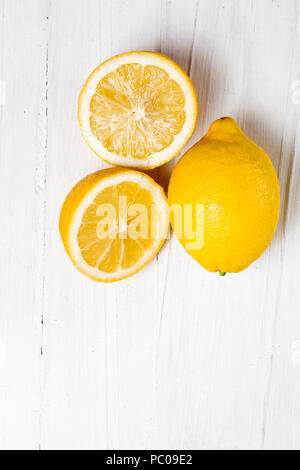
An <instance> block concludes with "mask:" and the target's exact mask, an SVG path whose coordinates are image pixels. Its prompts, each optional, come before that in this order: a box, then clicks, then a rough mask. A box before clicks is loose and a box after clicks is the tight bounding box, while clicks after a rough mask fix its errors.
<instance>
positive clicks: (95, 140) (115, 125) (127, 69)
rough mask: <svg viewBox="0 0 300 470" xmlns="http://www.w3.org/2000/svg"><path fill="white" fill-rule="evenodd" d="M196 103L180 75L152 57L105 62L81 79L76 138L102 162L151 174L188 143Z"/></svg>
mask: <svg viewBox="0 0 300 470" xmlns="http://www.w3.org/2000/svg"><path fill="white" fill-rule="evenodd" d="M197 110H198V105H197V98H196V93H195V90H194V87H193V84H192V82H191V80H190V79H189V77H188V76H187V75H186V73H185V72H184V71H183V70H182V69H181V68H180V67H179V66H178V65H177V64H176V63H175V62H173V61H172V60H171V59H169V58H168V57H166V56H164V55H162V54H158V53H154V52H127V53H124V54H120V55H117V56H114V57H111V58H110V59H108V60H107V61H106V62H103V63H102V64H101V65H99V67H97V68H96V69H95V70H94V71H93V72H92V73H91V75H90V76H89V78H88V79H87V81H86V83H85V85H84V88H83V90H82V91H81V94H80V97H79V103H78V118H79V123H80V128H81V133H82V136H83V138H84V139H85V141H86V142H87V143H88V145H89V146H90V147H91V149H92V150H94V152H95V153H96V154H97V155H98V156H99V157H101V158H102V159H103V160H105V161H106V162H108V163H110V164H112V165H116V166H123V167H124V166H125V167H131V168H140V169H145V168H148V169H150V168H155V167H157V166H160V165H162V164H163V163H165V162H167V161H169V160H171V159H172V158H173V157H175V155H177V154H178V153H179V152H180V150H181V149H182V148H183V147H184V145H185V144H186V142H187V141H188V139H189V138H190V137H191V135H192V133H193V131H194V129H195V125H196V119H197Z"/></svg>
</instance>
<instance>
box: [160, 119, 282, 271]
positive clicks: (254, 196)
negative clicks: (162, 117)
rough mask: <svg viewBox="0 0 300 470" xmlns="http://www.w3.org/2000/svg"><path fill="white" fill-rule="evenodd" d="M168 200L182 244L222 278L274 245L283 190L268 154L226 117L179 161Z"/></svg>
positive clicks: (173, 175) (174, 225)
mask: <svg viewBox="0 0 300 470" xmlns="http://www.w3.org/2000/svg"><path fill="white" fill-rule="evenodd" d="M168 199H169V204H170V209H171V223H172V227H173V229H174V232H175V234H176V236H177V238H178V239H179V241H180V243H181V244H182V245H183V247H184V248H185V249H186V250H187V252H188V253H189V254H190V255H191V256H192V257H193V258H194V259H195V260H196V261H198V263H200V264H201V266H203V267H204V268H205V269H207V270H208V271H213V272H216V271H219V272H220V274H222V275H223V274H224V273H226V272H234V273H236V272H239V271H242V270H243V269H245V268H247V266H249V265H250V264H251V263H252V262H253V261H255V260H256V259H257V258H258V257H259V256H260V255H261V254H262V253H263V251H264V250H265V249H266V248H267V246H268V245H269V243H270V242H271V240H272V238H273V236H274V233H275V230H276V226H277V222H278V216H279V208H280V188H279V183H278V179H277V175H276V172H275V169H274V167H273V165H272V162H271V160H270V158H269V157H268V155H267V154H266V153H265V152H264V150H262V149H261V148H260V147H258V146H257V145H256V144H255V143H254V142H253V141H252V140H250V139H249V138H248V137H247V136H246V135H245V134H244V133H243V132H242V130H241V129H240V128H239V126H238V125H237V123H236V122H235V121H234V120H233V119H232V118H229V117H225V118H221V119H218V120H217V121H215V122H213V124H212V125H211V127H210V129H209V131H208V133H207V134H206V135H205V136H204V137H203V138H202V139H201V140H200V141H199V142H197V143H196V144H195V145H194V146H193V147H192V148H191V149H190V150H189V151H188V152H187V153H186V154H185V155H184V156H183V157H182V158H181V159H180V160H179V162H178V163H177V165H176V166H175V168H174V171H173V173H172V175H171V180H170V184H169V191H168Z"/></svg>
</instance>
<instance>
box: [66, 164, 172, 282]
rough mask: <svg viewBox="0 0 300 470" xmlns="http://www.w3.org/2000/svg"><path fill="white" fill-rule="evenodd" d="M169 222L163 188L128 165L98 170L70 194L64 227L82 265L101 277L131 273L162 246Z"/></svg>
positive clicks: (105, 279)
mask: <svg viewBox="0 0 300 470" xmlns="http://www.w3.org/2000/svg"><path fill="white" fill-rule="evenodd" d="M168 228H169V211H168V204H167V199H166V196H165V194H164V191H163V189H162V188H161V187H160V186H159V185H158V184H157V183H155V181H154V180H153V179H152V178H150V177H149V176H148V175H145V174H143V173H140V172H138V171H134V170H128V169H116V168H111V169H106V170H100V171H97V172H95V173H93V174H91V175H88V176H87V177H86V178H84V179H83V180H81V181H80V182H79V183H77V185H76V186H75V187H74V188H73V189H72V190H71V192H70V193H69V195H68V196H67V198H66V200H65V202H64V204H63V207H62V210H61V214H60V221H59V230H60V234H61V238H62V241H63V244H64V247H65V249H66V251H67V253H68V255H69V257H70V258H71V261H72V262H73V264H74V265H75V266H76V267H77V269H78V270H79V271H80V272H82V273H83V274H85V275H86V276H88V277H89V278H91V279H94V280H96V281H103V282H112V281H118V280H121V279H124V278H127V277H129V276H131V275H133V274H134V273H136V272H137V271H139V270H140V269H141V268H142V267H143V266H145V265H146V264H147V263H148V262H149V261H150V260H151V259H152V258H153V257H154V256H155V255H156V253H157V252H158V251H159V249H160V248H161V246H162V244H163V242H164V241H165V239H166V237H167V233H168Z"/></svg>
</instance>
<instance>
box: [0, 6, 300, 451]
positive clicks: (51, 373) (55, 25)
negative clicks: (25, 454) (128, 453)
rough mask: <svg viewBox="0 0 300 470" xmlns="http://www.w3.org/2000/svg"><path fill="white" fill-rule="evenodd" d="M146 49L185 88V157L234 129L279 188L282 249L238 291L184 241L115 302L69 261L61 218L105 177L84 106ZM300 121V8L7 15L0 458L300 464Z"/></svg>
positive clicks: (233, 280) (161, 176) (163, 177)
mask: <svg viewBox="0 0 300 470" xmlns="http://www.w3.org/2000/svg"><path fill="white" fill-rule="evenodd" d="M135 49H136V50H139V49H140V50H154V51H161V52H163V53H165V54H167V55H168V56H170V57H171V58H172V59H174V60H175V61H177V62H178V63H179V64H180V65H181V66H182V67H183V68H184V69H185V70H186V71H187V72H188V73H189V74H190V76H191V78H192V80H193V82H194V84H195V87H196V90H197V93H198V98H199V105H200V106H199V107H200V112H199V119H198V125H197V129H196V132H195V134H194V136H193V138H192V139H191V141H190V142H189V144H188V147H189V146H190V145H191V144H192V143H193V142H195V141H196V140H198V139H199V138H200V137H201V136H202V135H203V134H204V133H205V132H206V130H207V128H208V126H209V124H210V123H211V122H212V121H213V120H214V119H216V118H218V117H221V116H224V115H229V116H232V117H234V118H235V119H236V120H237V121H238V123H239V124H240V126H241V127H242V128H243V129H244V131H245V132H246V133H247V134H248V135H249V136H250V137H251V138H252V139H254V140H255V141H256V142H257V143H258V144H259V145H261V146H262V147H263V148H264V149H265V150H266V151H267V152H268V154H269V155H270V157H271V158H272V160H273V162H274V165H275V167H276V169H277V170H278V174H279V178H280V183H281V189H282V210H281V218H280V223H279V228H278V231H277V235H276V237H275V239H274V241H273V243H272V245H271V246H270V248H269V249H268V250H267V252H266V253H265V254H264V255H263V256H262V258H261V259H259V260H258V261H257V262H256V263H254V264H253V265H252V266H251V267H250V268H249V269H247V270H246V271H244V272H242V273H241V274H238V275H227V276H226V277H225V278H221V277H219V276H218V275H215V274H211V273H208V272H206V271H205V270H203V269H202V268H201V267H200V266H199V265H198V264H197V263H196V262H195V261H194V260H193V259H192V258H190V257H189V256H188V255H187V254H186V252H185V251H184V250H183V249H182V248H181V246H180V245H179V243H178V242H177V240H176V239H175V238H174V237H172V239H171V240H170V241H169V242H167V243H166V244H165V246H164V247H163V249H162V250H161V252H160V253H159V255H158V256H157V258H156V260H155V261H153V262H152V263H150V264H149V265H148V266H147V267H146V268H145V269H143V270H142V271H141V272H140V273H138V274H137V275H135V276H134V277H132V278H130V279H128V280H125V281H123V282H120V283H115V284H112V285H103V284H100V283H95V282H93V281H90V280H88V279H87V278H85V277H84V276H82V275H81V274H80V273H79V272H77V270H75V268H74V267H73V266H72V264H71V262H70V261H69V259H68V257H67V256H66V254H65V252H64V249H63V247H62V243H61V241H60V237H59V233H58V217H59V210H60V207H61V204H62V202H63V200H64V198H65V196H66V194H67V192H68V191H69V190H70V189H71V187H72V186H73V185H74V184H75V183H76V182H77V181H78V180H79V179H81V178H82V177H84V176H85V175H87V174H88V173H90V172H92V171H94V170H96V169H99V168H103V167H104V166H105V165H104V163H102V161H101V160H100V159H99V158H97V156H96V155H94V154H93V152H92V151H91V150H89V148H88V147H87V145H86V144H85V143H84V142H83V140H82V138H81V135H80V131H79V126H78V124H77V118H76V106H77V98H78V93H79V91H80V89H81V87H82V85H83V83H84V80H85V79H86V77H87V76H88V74H89V73H90V72H91V70H92V69H93V68H95V66H97V65H98V64H99V63H100V62H101V61H103V60H104V59H106V58H108V57H110V56H111V55H113V54H116V53H120V52H123V51H128V50H135ZM299 117H300V1H299V0H274V1H271V0H244V1H240V0H199V1H198V0H161V1H160V0H151V1H149V0H52V1H51V0H0V190H1V197H0V211H1V221H2V223H1V231H0V448H1V449H38V448H41V449H90V448H93V449H113V448H115V449H130V448H134V449H162V448H166V449H172V448H173V449H174V448H175V449H299V448H300V299H299V291H300V243H299V237H300V224H299V219H300V170H299V165H300V119H299ZM173 165H174V162H172V164H168V165H166V166H165V167H162V168H160V169H159V170H156V171H155V172H154V176H155V178H156V179H157V180H158V181H160V182H161V184H164V185H165V186H166V185H167V182H168V178H169V175H170V171H171V169H172V167H173Z"/></svg>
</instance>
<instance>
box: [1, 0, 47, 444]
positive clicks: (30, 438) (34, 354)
mask: <svg viewBox="0 0 300 470" xmlns="http://www.w3.org/2000/svg"><path fill="white" fill-rule="evenodd" d="M31 7H32V8H28V3H27V2H22V1H6V0H3V1H1V2H0V82H1V84H2V99H1V102H0V136H1V137H0V191H1V197H0V211H1V219H2V224H1V236H0V252H1V254H0V256H1V263H0V279H1V282H0V448H1V449H38V446H39V439H40V411H41V410H40V401H41V400H40V390H41V351H40V347H41V318H42V314H43V263H44V254H45V253H44V199H45V194H44V169H45V110H46V105H45V101H46V29H47V26H46V14H47V2H46V1H43V0H42V1H37V0H34V1H31Z"/></svg>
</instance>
